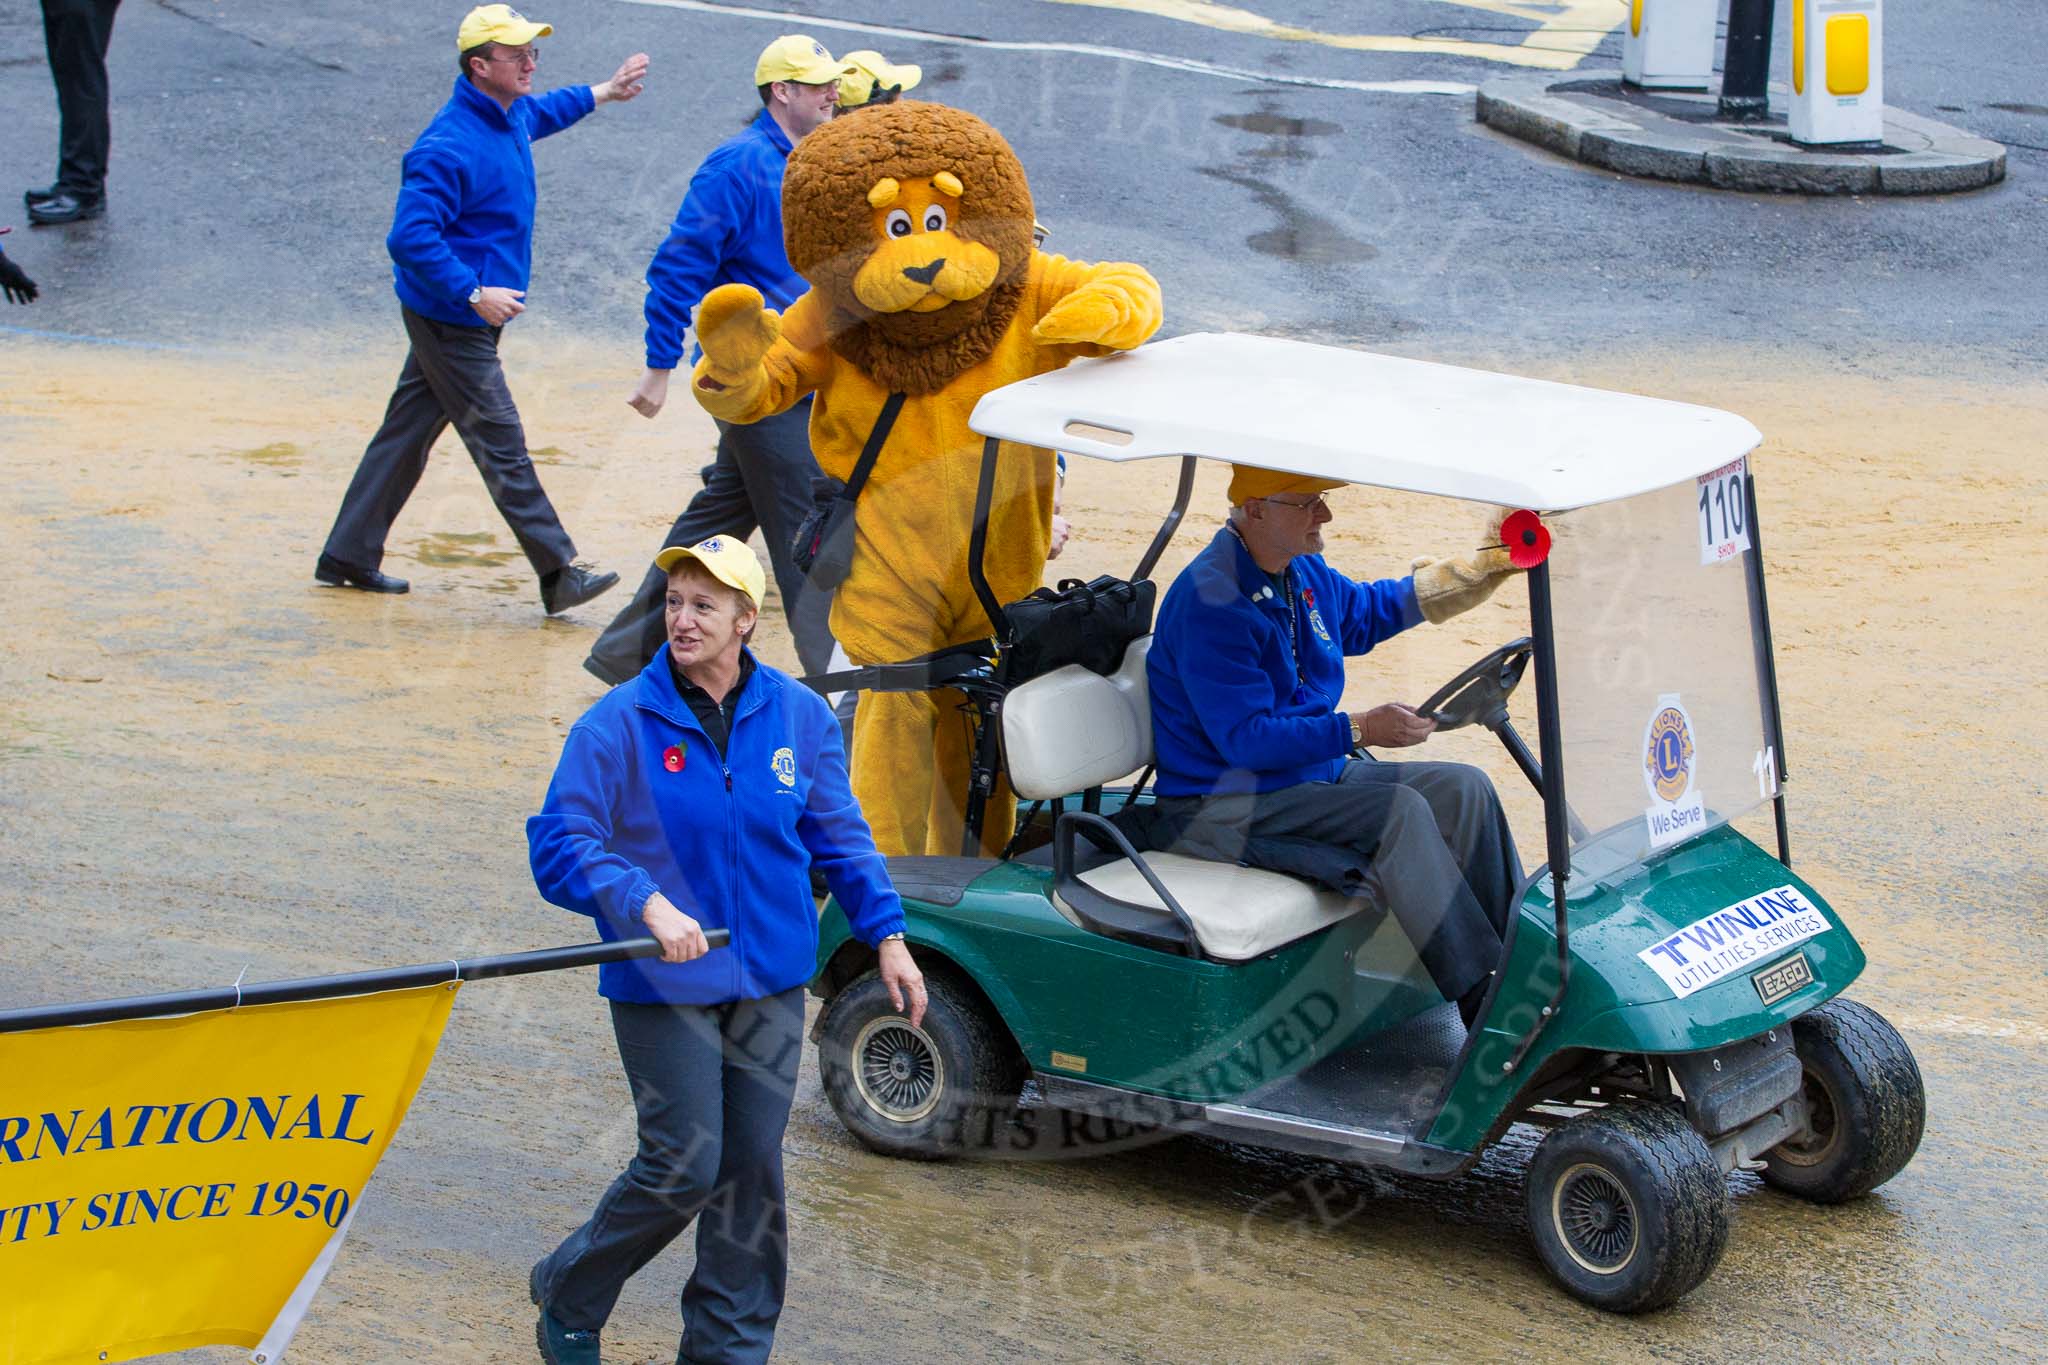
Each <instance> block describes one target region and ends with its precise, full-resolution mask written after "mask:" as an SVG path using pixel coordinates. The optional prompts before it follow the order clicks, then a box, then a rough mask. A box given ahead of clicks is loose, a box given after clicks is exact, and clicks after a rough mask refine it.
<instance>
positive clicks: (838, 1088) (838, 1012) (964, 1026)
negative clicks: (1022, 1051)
mask: <svg viewBox="0 0 2048 1365" xmlns="http://www.w3.org/2000/svg"><path fill="white" fill-rule="evenodd" d="M925 989H926V992H927V1001H926V1005H925V1013H924V1019H923V1020H922V1021H921V1022H919V1023H917V1024H912V1023H911V1022H910V1020H909V1018H908V1017H907V1016H905V1014H904V1013H903V1012H902V1011H900V1010H898V1009H897V1008H896V1006H895V1005H893V1004H891V1003H890V1001H889V990H888V987H886V986H884V985H883V984H882V978H881V977H880V975H878V974H877V973H875V972H869V973H868V974H867V975H865V976H862V977H860V978H859V979H858V980H856V981H854V982H852V983H851V984H849V985H848V986H847V987H846V988H845V989H844V990H842V991H841V992H839V994H838V995H835V996H834V997H833V998H832V1000H831V1003H829V1004H827V1005H826V1006H825V1018H824V1025H823V1028H822V1030H821V1031H820V1033H819V1036H818V1070H819V1072H820V1073H821V1075H822V1076H823V1079H824V1083H825V1097H826V1099H828V1100H829V1101H831V1104H832V1110H833V1112H834V1113H836V1114H838V1115H839V1121H840V1122H841V1123H844V1124H845V1125H846V1127H847V1130H848V1131H849V1132H851V1133H852V1134H853V1135H854V1136H855V1137H856V1138H859V1139H860V1141H861V1143H862V1144H863V1145H865V1146H867V1147H868V1148H870V1149H872V1150H874V1151H877V1152H880V1153H882V1154H884V1155H885V1156H902V1157H913V1158H918V1159H926V1160H928V1159H931V1158H935V1157H945V1156H954V1155H958V1154H961V1153H965V1152H972V1151H976V1150H980V1149H984V1148H987V1147H991V1146H994V1145H995V1144H996V1143H997V1142H998V1141H999V1139H1000V1137H1001V1130H1002V1129H1003V1127H1004V1126H1005V1125H1007V1124H1008V1122H1009V1120H1010V1116H1011V1114H1012V1113H1013V1112H1014V1111H1015V1107H1016V1103H1017V1091H1018V1088H1019V1084H1020V1081H1021V1076H1020V1074H1019V1071H1020V1068H1019V1066H1018V1064H1017V1059H1016V1058H1015V1056H1014V1053H1015V1049H1014V1048H1013V1047H1012V1046H1011V1045H1010V1039H1009V1035H1008V1033H1007V1032H1006V1031H1005V1030H1004V1028H1003V1026H1002V1024H1001V1023H1000V1022H999V1021H997V1020H995V1019H994V1018H992V1017H990V1015H989V1012H988V1010H987V1008H986V1007H985V1006H984V1005H982V1003H981V1002H980V1000H978V999H977V998H976V997H975V995H974V992H973V991H972V990H971V989H969V988H968V987H966V986H964V985H962V984H960V983H959V982H957V981H955V980H953V979H951V978H950V977H947V976H944V975H942V974H940V973H937V972H928V973H927V974H926V975H925Z"/></svg>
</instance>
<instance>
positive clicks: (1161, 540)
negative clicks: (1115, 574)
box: [1131, 455, 1195, 582]
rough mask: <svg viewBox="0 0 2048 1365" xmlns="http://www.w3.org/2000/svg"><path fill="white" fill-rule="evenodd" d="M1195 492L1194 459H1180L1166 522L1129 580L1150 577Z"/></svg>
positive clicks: (1184, 457)
mask: <svg viewBox="0 0 2048 1365" xmlns="http://www.w3.org/2000/svg"><path fill="white" fill-rule="evenodd" d="M1194 491H1195V457H1194V456H1192V455H1183V456H1181V457H1180V483H1179V484H1178V485H1177V486H1176V487H1175V488H1174V490H1173V509H1172V510H1171V511H1169V512H1168V513H1167V514H1166V520H1165V521H1162V522H1160V523H1159V531H1158V534H1156V535H1154V536H1153V537H1152V543H1151V544H1150V545H1148V546H1146V547H1145V557H1144V558H1143V559H1140V560H1139V561H1138V567H1137V568H1135V569H1133V570H1131V579H1132V581H1134V582H1136V581H1138V580H1141V579H1146V578H1150V577H1151V576H1152V569H1153V566H1154V565H1156V564H1158V563H1159V556H1160V555H1162V554H1164V553H1165V552H1166V546H1167V542H1169V541H1171V540H1172V539H1173V533H1174V531H1175V530H1177V529H1178V528H1179V526H1180V519H1181V518H1182V517H1183V516H1185V515H1186V514H1187V510H1188V499H1189V497H1190V496H1192V495H1193V493H1194Z"/></svg>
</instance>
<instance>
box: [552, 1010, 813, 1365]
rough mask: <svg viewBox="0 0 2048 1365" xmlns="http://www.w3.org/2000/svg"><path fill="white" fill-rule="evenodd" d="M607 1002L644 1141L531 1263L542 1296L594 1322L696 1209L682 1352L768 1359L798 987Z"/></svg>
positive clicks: (780, 1260)
mask: <svg viewBox="0 0 2048 1365" xmlns="http://www.w3.org/2000/svg"><path fill="white" fill-rule="evenodd" d="M611 1009H612V1028H613V1031H614V1032H615V1033H616V1034H617V1036H618V1043H619V1057H620V1060H621V1061H622V1062H623V1063H624V1064H625V1068H626V1078H627V1080H628V1081H629V1082H630V1083H631V1085H632V1090H633V1106H634V1110H635V1112H636V1114H637V1116H638V1119H639V1131H640V1146H639V1150H638V1151H637V1152H635V1153H634V1156H633V1159H632V1160H631V1161H630V1162H628V1163H627V1165H626V1169H625V1170H624V1171H623V1172H622V1173H620V1175H619V1177H618V1179H616V1180H614V1181H613V1182H612V1184H611V1187H610V1188H609V1189H607V1190H606V1191H605V1193H604V1196H603V1198H601V1199H599V1200H598V1204H597V1209H596V1211H595V1212H593V1213H592V1214H591V1216H590V1219H589V1221H587V1222H586V1223H584V1225H583V1226H582V1227H580V1228H578V1229H577V1230H576V1231H574V1232H572V1233H570V1234H569V1236H568V1237H567V1238H566V1239H564V1240H563V1242H562V1244H561V1245H560V1246H559V1247H557V1248H556V1249H555V1250H554V1252H553V1253H552V1254H551V1255H549V1256H548V1257H547V1259H546V1260H544V1261H542V1262H541V1266H540V1272H539V1281H540V1287H541V1293H542V1300H543V1302H544V1303H545V1305H546V1307H547V1310H548V1312H549V1313H551V1314H553V1316H554V1317H555V1319H556V1320H557V1321H558V1322H560V1323H561V1324H562V1325H563V1326H564V1327H567V1328H569V1329H570V1330H571V1331H589V1330H596V1329H598V1328H601V1327H603V1326H604V1323H605V1320H606V1319H607V1318H609V1317H610V1316H611V1311H612V1308H613V1306H614V1305H615V1304H616V1303H617V1302H618V1298H619V1292H620V1290H621V1289H622V1288H624V1286H625V1283H626V1281H627V1279H629V1278H630V1277H631V1276H632V1275H633V1273H634V1272H635V1271H637V1270H639V1269H640V1268H641V1267H642V1266H644V1265H646V1264H647V1262H649V1261H650V1260H652V1259H653V1258H654V1257H655V1256H656V1255H658V1254H659V1253H660V1252H661V1250H662V1249H663V1248H664V1247H666V1246H667V1245H668V1244H669V1243H670V1242H672V1241H674V1240H675V1239H676V1238H677V1237H678V1236H680V1235H681V1234H682V1232H683V1231H684V1229H686V1228H687V1227H688V1226H689V1225H690V1222H691V1220H692V1219H696V1220H697V1266H696V1269H695V1270H694V1271H693V1272H692V1273H691V1275H690V1280H689V1283H688V1284H687V1285H686V1286H685V1287H684V1289H683V1294H682V1312H683V1325H684V1333H685V1335H684V1348H685V1355H686V1358H688V1359H692V1360H701V1361H707V1362H708V1361H721V1362H723V1361H761V1360H766V1359H767V1358H768V1351H769V1348H770V1347H771V1346H772V1345H773V1344H774V1339H775V1322H776V1319H777V1318H778V1317H779V1316H780V1315H781V1312H782V1297H783V1289H784V1284H785V1281H786V1278H787V1272H788V1260H789V1257H788V1234H787V1224H786V1221H785V1214H784V1201H783V1187H782V1133H783V1128H784V1126H785V1125H786V1124H787V1123H788V1121H789V1104H790V1097H791V1095H792V1093H793V1092H794V1090H795V1086H796V1072H797V1061H798V1058H799V1056H800V1054H801V1050H802V1042H803V992H802V990H801V988H795V989H791V990H788V991H784V992H783V993H782V994H781V995H776V996H770V997H768V998H767V999H763V1000H741V1001H736V1002H734V1003H732V1004H728V1005H709V1006H693V1005H632V1004H624V1003H620V1002H617V1001H614V1002H613V1003H612V1007H611Z"/></svg>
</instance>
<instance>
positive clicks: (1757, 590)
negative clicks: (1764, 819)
mask: <svg viewBox="0 0 2048 1365" xmlns="http://www.w3.org/2000/svg"><path fill="white" fill-rule="evenodd" d="M1742 501H1743V506H1744V508H1745V510H1746V511H1747V512H1748V515H1749V602H1750V610H1751V611H1753V612H1754V613H1755V614H1756V622H1755V628H1754V633H1755V638H1756V642H1757V645H1756V670H1757V678H1756V680H1757V686H1758V688H1759V689H1760V690H1761V691H1762V692H1763V697H1764V729H1765V732H1766V733H1767V734H1768V736H1769V738H1770V747H1771V763H1772V766H1773V767H1774V768H1775V769H1776V770H1777V771H1776V772H1775V773H1774V774H1773V779H1774V780H1773V781H1772V783H1771V786H1772V787H1773V788H1774V789H1775V794H1774V796H1773V799H1772V801H1771V807H1772V814H1773V817H1774V818H1775V820H1776V821H1777V826H1778V861H1779V862H1781V863H1783V864H1784V865H1785V866H1787V867H1790V866H1792V836H1791V831H1790V829H1789V828H1788V826H1787V824H1786V821H1785V775H1786V773H1788V772H1789V771H1790V769H1788V768H1787V767H1786V766H1785V713H1784V710H1783V709H1782V707H1781V706H1780V704H1779V701H1778V651H1777V646H1776V645H1775V644H1773V643H1772V641H1771V599H1770V598H1769V596H1767V595H1766V594H1765V592H1764V533H1763V527H1761V526H1759V525H1758V524H1757V514H1756V476H1755V475H1754V474H1751V473H1750V472H1749V470H1748V468H1747V466H1745V467H1744V469H1743V473H1742Z"/></svg>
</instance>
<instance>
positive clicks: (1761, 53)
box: [1721, 0, 1773, 121]
mask: <svg viewBox="0 0 2048 1365" xmlns="http://www.w3.org/2000/svg"><path fill="white" fill-rule="evenodd" d="M1772 7H1773V0H1728V48H1727V51H1726V53H1725V54H1724V55H1723V57H1722V59H1721V117H1722V118H1725V119H1741V120H1745V121H1754V120H1757V119H1762V118H1766V117H1768V116H1769V115H1770V111H1771V97H1770V87H1769V84H1768V82H1769V80H1770V76H1771V10H1772Z"/></svg>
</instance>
